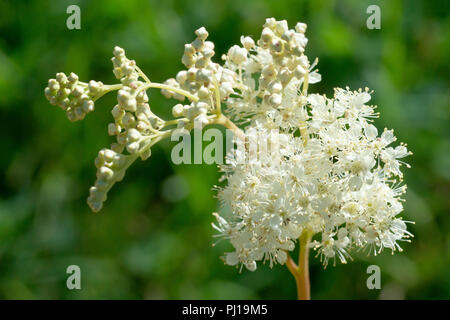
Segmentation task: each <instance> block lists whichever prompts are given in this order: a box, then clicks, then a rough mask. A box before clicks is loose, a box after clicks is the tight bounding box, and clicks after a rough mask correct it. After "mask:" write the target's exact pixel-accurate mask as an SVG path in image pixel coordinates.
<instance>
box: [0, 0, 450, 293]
mask: <svg viewBox="0 0 450 320" xmlns="http://www.w3.org/2000/svg"><path fill="white" fill-rule="evenodd" d="M448 3H449V2H448V1H445V0H442V1H393V0H390V1H376V0H367V1H366V0H363V1H361V0H354V1H322V0H314V1H298V0H297V1H281V0H277V1H256V0H235V1H224V0H221V1H210V0H209V1H206V0H205V1H167V0H164V1H162V0H157V1H111V0H110V1H75V0H70V1H50V2H49V1H5V0H3V1H1V2H0V116H1V118H0V119H1V125H0V136H1V139H0V150H1V157H0V167H1V170H0V174H1V177H0V298H6V299H19V298H20V299H36V298H43V299H49V298H50V299H55V298H56V299H81V298H84V299H92V298H94V299H99V298H100V299H105V298H112V299H116V298H120V299H153V298H162V299H165V298H169V299H182V298H186V299H190V298H192V299H197V298H199V299H203V298H208V299H221V298H222V299H227V298H234V299H245V298H263V299H265V298H270V299H291V298H295V296H296V293H295V284H294V281H293V278H292V277H291V275H290V274H289V272H288V271H287V269H286V268H285V267H283V266H276V267H274V268H273V269H270V268H269V267H268V266H267V265H261V266H260V267H259V268H258V270H257V271H256V272H254V273H251V272H248V271H243V272H242V273H239V272H238V270H236V269H235V268H232V267H229V266H225V265H223V263H222V261H221V260H220V259H219V257H220V256H221V254H222V253H223V251H224V250H229V249H230V248H229V245H228V244H227V243H225V242H223V243H220V244H219V245H217V246H216V247H214V248H212V247H211V245H212V243H213V241H214V240H213V238H212V235H213V233H214V232H213V230H212V228H211V226H210V223H211V222H212V221H213V217H212V215H211V212H213V211H215V210H217V202H216V199H215V198H214V197H213V196H214V194H215V192H214V191H213V190H212V189H211V188H212V186H213V185H214V184H216V183H217V179H218V176H219V174H218V173H217V169H216V167H215V166H206V165H181V166H175V165H173V164H172V162H171V161H170V150H171V149H170V148H171V146H172V145H173V144H171V143H170V142H168V141H166V142H164V143H161V144H159V145H158V146H157V147H155V148H154V149H153V156H152V157H151V158H150V159H149V160H148V161H146V162H142V161H138V162H137V163H135V165H133V166H132V167H131V169H130V170H129V172H128V173H127V175H126V177H125V179H124V181H123V182H121V183H119V184H117V185H116V186H115V187H114V188H113V190H112V191H111V193H110V196H109V199H108V201H107V203H106V205H105V208H104V209H103V210H102V211H101V212H100V213H99V214H93V213H91V212H90V211H89V209H88V207H87V205H86V204H85V198H86V197H87V194H88V188H89V186H90V185H91V184H92V183H93V181H94V180H95V167H94V164H93V161H94V158H95V157H96V155H97V152H98V150H99V149H100V148H102V147H105V146H108V145H109V143H110V142H111V138H110V137H109V136H108V135H107V128H106V127H107V124H108V122H109V121H110V120H111V115H110V112H109V110H110V108H111V107H112V106H113V105H114V103H115V95H114V94H109V95H108V96H106V97H105V98H103V99H102V100H100V101H99V102H98V103H97V107H96V112H94V113H92V114H90V115H89V116H88V117H86V119H85V120H84V121H81V122H77V123H70V122H69V121H68V120H67V119H66V117H65V114H64V112H62V111H61V110H60V109H58V108H56V107H54V106H51V105H50V104H49V103H48V102H47V101H46V100H45V98H44V94H43V89H44V87H45V86H46V83H47V79H48V78H50V77H54V75H55V73H56V72H59V71H63V72H66V73H69V72H71V71H74V72H76V73H77V74H78V75H79V76H80V78H81V79H82V80H84V81H88V80H89V79H96V80H101V81H103V82H104V83H109V84H111V83H115V82H116V80H115V79H114V77H113V74H112V72H111V69H112V67H111V61H110V58H111V56H112V49H113V47H114V46H115V45H119V46H121V47H123V48H125V50H126V51H127V55H128V56H129V57H130V58H132V59H135V60H136V61H137V63H138V65H139V66H140V67H141V68H142V69H143V70H144V71H145V72H146V73H147V74H148V75H149V77H150V78H151V79H152V80H154V81H163V80H165V79H167V78H169V77H172V76H174V75H175V74H176V72H177V71H178V70H180V69H181V68H182V67H183V66H182V64H181V61H180V59H181V55H182V53H183V45H184V44H185V43H187V42H191V41H192V40H193V39H194V35H193V32H194V30H195V29H197V28H198V27H200V26H205V27H206V28H207V29H208V31H209V33H210V39H211V40H212V41H214V42H215V44H216V61H218V60H219V59H218V58H219V57H220V55H221V54H223V53H225V52H226V50H227V48H229V47H230V46H231V45H233V44H235V43H238V42H239V37H240V35H242V34H244V35H251V36H253V37H254V38H255V39H257V38H258V37H259V35H260V32H261V25H262V24H263V23H264V20H265V18H267V17H272V16H273V17H275V18H277V19H287V20H288V22H289V24H290V26H291V27H293V26H294V25H295V23H296V22H297V21H303V22H306V23H307V24H308V31H307V36H308V38H309V44H308V48H307V54H308V56H309V57H310V58H311V59H313V58H314V57H316V56H317V57H319V58H320V61H319V69H320V73H321V74H322V77H323V80H322V82H321V83H319V84H316V85H313V86H312V87H311V91H312V92H323V93H326V94H332V92H333V87H337V86H340V87H345V86H346V85H349V86H350V87H351V88H354V89H357V88H360V87H362V88H364V87H365V86H368V87H370V88H371V89H374V90H375V92H374V94H373V102H374V103H375V104H378V105H379V109H378V110H379V111H380V112H381V118H380V119H378V120H377V121H376V126H377V127H378V128H379V129H380V130H382V129H383V128H384V127H388V128H394V129H395V133H396V135H397V137H398V138H399V141H404V142H406V143H408V146H409V148H410V149H411V150H412V151H413V152H414V155H413V156H411V157H409V159H408V160H407V161H408V162H409V163H410V164H411V165H412V168H411V169H410V170H407V171H406V172H405V180H406V183H407V184H408V186H409V190H408V192H407V194H406V203H405V212H404V217H405V219H406V220H413V221H416V225H414V226H411V230H412V232H413V233H414V234H415V238H414V239H413V241H412V243H405V244H404V245H403V247H404V249H405V251H404V252H403V253H397V254H395V255H393V256H391V254H390V253H389V252H384V253H383V254H382V255H380V256H378V257H367V256H366V255H365V254H356V255H355V261H354V262H353V263H350V264H348V265H338V266H336V267H333V266H330V267H328V268H327V269H326V270H324V269H323V268H322V266H321V265H320V264H319V262H318V260H317V259H313V258H311V264H312V266H311V268H312V270H311V273H312V274H311V281H312V298H313V299H377V298H380V297H381V298H406V299H418V298H426V299H434V298H444V299H448V298H450V272H449V271H450V263H449V244H450V238H449V227H450V226H449V221H450V220H449V207H450V203H449V195H450V140H449V129H448V126H449V114H450V112H449V94H448V91H449V68H448V59H449V56H450V55H449V49H450V44H449V30H450V28H449V27H450V25H449V24H450V23H449V22H450V20H449V15H448V13H449V6H448ZM70 4H78V5H79V6H80V8H81V26H82V28H81V30H68V29H67V28H66V18H67V17H68V15H67V14H66V8H67V6H68V5H70ZM370 4H377V5H379V6H380V8H381V18H382V22H381V30H368V29H367V27H366V19H367V18H368V14H366V8H367V7H368V6H369V5H370ZM150 99H151V102H150V104H151V107H152V109H153V110H154V111H155V112H157V113H159V114H160V115H162V116H165V117H166V118H167V117H168V116H169V114H170V107H171V105H172V104H173V101H169V100H166V99H164V98H163V97H162V96H161V95H160V93H159V92H157V91H151V93H150ZM174 175H177V176H178V177H179V179H182V181H184V183H181V184H173V183H170V181H173V179H169V180H167V179H168V178H170V177H173V176H174ZM183 185H184V189H183V190H179V189H180V187H179V186H182V187H183ZM180 191H181V192H180ZM183 191H188V193H187V194H186V192H183ZM174 193H175V194H179V195H181V196H183V193H185V197H184V198H182V199H181V200H179V201H176V202H173V201H169V200H170V199H171V197H170V195H173V194H174ZM71 264H76V265H79V266H80V267H81V270H82V289H81V290H79V291H76V290H75V291H69V290H68V289H67V288H66V286H65V281H66V278H67V275H66V273H65V270H66V268H67V266H68V265H71ZM370 264H377V265H379V266H380V268H381V271H382V290H368V289H367V287H366V279H367V276H368V275H367V274H366V268H367V266H369V265H370Z"/></svg>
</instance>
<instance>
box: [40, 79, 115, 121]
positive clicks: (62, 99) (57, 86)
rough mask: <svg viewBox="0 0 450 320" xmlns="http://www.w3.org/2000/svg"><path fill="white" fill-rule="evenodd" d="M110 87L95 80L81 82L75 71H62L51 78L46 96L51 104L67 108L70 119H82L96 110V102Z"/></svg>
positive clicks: (46, 89)
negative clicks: (68, 73) (68, 72)
mask: <svg viewBox="0 0 450 320" xmlns="http://www.w3.org/2000/svg"><path fill="white" fill-rule="evenodd" d="M108 89H109V88H108V87H105V86H104V85H103V83H101V82H97V81H94V80H91V81H89V83H85V82H81V81H79V80H78V76H77V75H76V74H75V73H73V72H72V73H70V75H69V76H66V75H65V74H64V73H62V72H60V73H57V74H56V79H50V80H49V81H48V86H47V87H46V88H45V96H46V97H47V99H48V101H50V103H51V104H53V105H57V106H58V107H60V108H61V109H63V110H66V114H67V118H68V119H69V120H70V121H77V120H82V119H84V117H85V116H86V114H87V113H88V112H91V111H94V102H95V100H97V99H98V98H100V97H101V96H102V95H103V94H105V93H106V91H107V90H108Z"/></svg>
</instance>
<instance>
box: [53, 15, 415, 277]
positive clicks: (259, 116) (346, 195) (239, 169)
mask: <svg viewBox="0 0 450 320" xmlns="http://www.w3.org/2000/svg"><path fill="white" fill-rule="evenodd" d="M306 29H307V26H306V24H304V23H297V24H296V26H295V27H294V29H289V26H288V23H287V22H286V21H285V20H282V21H277V20H275V19H274V18H269V19H267V20H266V22H265V24H264V25H263V28H262V32H261V35H260V37H259V39H258V40H256V41H255V40H254V39H252V38H251V37H250V36H242V37H241V38H240V45H233V46H231V48H230V49H229V50H227V51H226V54H224V55H222V57H221V58H222V61H223V63H221V64H219V63H216V62H213V60H212V59H213V57H214V55H215V51H214V48H215V46H214V44H213V43H212V42H211V41H208V40H207V39H208V35H209V34H208V32H207V31H206V29H205V28H204V27H202V28H199V29H197V30H196V31H195V36H196V38H195V39H194V40H193V41H192V42H191V43H188V44H186V45H185V47H184V54H183V56H182V58H181V62H182V63H183V65H184V67H185V69H184V70H180V71H179V72H178V73H177V74H176V75H175V76H174V77H172V78H169V79H167V80H166V81H165V82H163V83H157V82H153V81H151V80H150V79H149V78H148V77H147V76H146V75H145V74H144V73H143V72H142V70H141V69H140V68H139V67H138V66H137V65H136V62H135V61H134V60H130V59H128V58H127V56H126V54H125V51H124V50H123V49H122V48H119V47H115V48H114V51H113V54H114V57H113V58H112V62H113V73H114V75H115V76H116V78H117V79H118V80H119V81H120V83H119V84H114V85H104V84H103V83H101V82H97V81H90V82H88V83H84V82H81V81H79V80H78V77H77V76H76V75H75V74H73V73H71V74H70V75H69V76H66V75H65V74H63V73H58V74H57V75H56V79H50V80H49V83H48V87H47V88H46V89H45V95H46V97H47V99H48V100H49V101H50V103H51V104H54V105H58V106H60V107H61V108H62V109H64V110H66V112H67V116H68V118H69V120H71V121H75V120H81V119H83V118H84V117H85V115H86V113H88V112H91V111H93V110H94V103H95V101H96V100H98V99H99V98H100V97H101V96H103V95H104V94H106V93H108V92H110V91H113V90H117V104H116V105H115V106H114V107H113V108H112V110H111V114H112V117H113V119H114V120H113V121H112V122H111V123H109V125H108V128H107V131H108V134H109V135H111V136H114V137H115V142H113V143H112V144H111V146H110V147H109V148H105V149H102V150H100V152H99V153H98V157H97V159H96V160H95V165H96V167H97V180H96V181H95V183H94V186H93V187H91V189H90V195H89V197H88V204H89V206H90V207H91V209H92V210H93V211H99V210H100V209H101V208H102V206H103V203H104V201H105V200H106V198H107V193H108V191H109V190H110V189H111V187H112V186H113V185H114V184H115V183H116V182H118V181H120V180H121V179H122V178H123V177H124V175H125V171H126V170H127V168H128V167H129V166H130V165H131V164H132V163H133V162H134V161H135V160H136V159H137V158H141V159H143V160H145V159H147V158H148V157H149V156H150V155H151V148H152V146H153V145H154V144H156V143H157V142H158V141H160V140H161V139H163V138H166V137H169V136H170V135H171V134H172V133H173V132H175V130H183V131H189V130H191V129H192V128H194V127H195V126H196V125H197V124H198V125H199V126H200V127H203V126H206V125H208V124H221V125H224V126H225V127H227V128H228V129H231V130H232V131H233V132H234V133H235V134H236V136H237V138H239V139H237V140H236V142H237V148H236V149H233V150H232V151H231V152H230V153H229V154H228V155H227V157H226V162H225V164H223V165H221V166H220V169H221V171H222V172H223V180H225V181H226V185H225V186H223V187H222V188H219V192H218V196H219V199H220V201H221V202H222V203H223V204H226V205H227V206H228V207H230V208H231V215H229V216H226V215H225V214H224V215H223V216H221V215H219V214H218V213H214V215H215V217H216V220H217V222H216V223H215V224H213V227H214V229H215V230H216V231H217V232H218V233H219V234H218V235H217V236H219V237H222V238H225V239H227V240H229V241H230V243H231V245H232V246H233V248H234V250H233V251H230V252H227V253H225V256H224V261H225V263H226V264H228V265H233V266H241V267H242V266H245V267H246V268H247V269H248V270H251V271H254V270H256V268H257V262H259V261H269V264H270V266H273V265H274V264H276V263H278V264H288V267H289V263H288V262H289V261H290V256H289V251H292V250H294V248H295V245H296V242H297V241H298V239H300V246H301V250H303V251H304V250H306V249H308V248H313V249H315V250H316V252H317V255H318V256H320V259H321V260H322V261H323V263H324V265H327V264H328V262H329V260H330V259H331V260H333V262H335V261H336V260H339V261H341V262H342V263H346V262H347V261H348V260H349V259H351V256H350V252H351V250H352V249H354V248H369V250H370V252H373V253H374V254H377V253H378V252H380V251H381V250H383V249H384V248H388V249H391V250H392V251H395V250H401V247H400V245H399V242H400V241H402V240H405V239H407V238H408V237H410V236H412V235H411V234H410V233H409V231H407V228H406V221H404V220H402V218H401V217H399V214H400V213H401V212H402V211H403V206H402V199H401V196H402V194H404V192H405V191H406V186H404V185H402V183H401V182H402V178H403V174H402V171H401V169H402V167H403V166H407V167H409V165H408V164H407V163H405V162H403V160H401V159H403V158H404V157H406V156H408V155H409V154H411V153H410V152H409V151H408V149H407V146H406V145H405V144H402V143H400V144H399V145H396V146H395V145H393V143H394V142H395V141H396V138H395V136H394V134H393V131H392V130H387V129H385V130H384V131H383V132H382V133H381V134H379V133H378V130H377V128H376V127H375V126H374V125H373V124H372V122H373V121H374V119H375V118H377V117H378V116H379V114H378V113H377V112H375V109H376V107H375V106H373V105H370V104H368V103H369V102H370V100H371V94H372V92H371V91H369V89H367V88H366V89H364V90H362V89H359V90H356V91H352V90H350V89H349V88H345V89H342V88H336V89H335V92H334V95H333V97H327V96H325V95H320V94H311V93H308V86H309V85H310V84H314V83H317V82H319V81H321V79H322V76H321V75H320V74H319V73H318V70H317V69H316V65H317V62H318V60H317V59H315V60H313V61H312V62H311V61H310V60H309V58H308V57H307V56H306V55H305V49H306V45H307V43H308V39H307V38H306V36H305V32H306ZM150 88H157V89H160V90H161V93H162V94H163V95H164V96H165V97H166V98H170V99H175V100H177V102H176V103H174V105H173V107H172V115H173V117H174V119H171V120H163V119H162V118H160V117H158V116H157V115H155V114H154V113H153V112H152V110H151V108H150V104H149V97H148V95H147V93H146V91H147V90H148V89H150ZM222 109H223V110H222ZM231 120H233V121H235V123H238V124H241V125H242V126H243V130H240V129H239V128H238V127H237V126H236V124H235V123H233V122H232V121H231ZM255 146H256V148H255ZM304 235H306V237H305V239H306V240H305V241H303V240H302V239H303V238H304ZM311 237H313V238H312V239H313V241H311V242H309V241H310V238H311ZM303 251H301V252H303ZM306 261H307V260H306ZM303 267H304V266H303ZM291 268H292V266H291ZM290 270H291V269H290ZM291 272H293V274H294V276H295V277H298V276H299V275H298V270H294V271H291Z"/></svg>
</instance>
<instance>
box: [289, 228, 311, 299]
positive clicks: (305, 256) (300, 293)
mask: <svg viewBox="0 0 450 320" xmlns="http://www.w3.org/2000/svg"><path fill="white" fill-rule="evenodd" d="M311 237H312V232H311V231H309V230H304V231H303V232H302V234H301V235H300V238H299V242H300V248H299V255H298V265H297V264H296V263H295V262H294V261H293V260H292V258H291V257H290V256H289V255H288V261H287V263H286V265H287V268H288V269H289V271H290V272H291V273H292V275H293V276H294V278H295V283H296V285H297V298H298V300H310V299H311V285H310V281H309V246H308V245H309V242H310V241H311Z"/></svg>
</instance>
